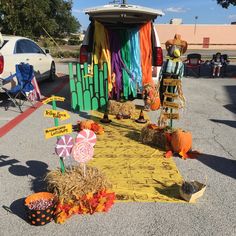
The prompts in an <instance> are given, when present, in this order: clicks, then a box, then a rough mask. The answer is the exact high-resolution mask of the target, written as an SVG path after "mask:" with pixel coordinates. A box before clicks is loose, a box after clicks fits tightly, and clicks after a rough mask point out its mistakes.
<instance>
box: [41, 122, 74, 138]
mask: <svg viewBox="0 0 236 236" xmlns="http://www.w3.org/2000/svg"><path fill="white" fill-rule="evenodd" d="M70 133H72V124H67V125H60V126H55V127H52V128H48V129H45V130H44V135H45V138H46V139H49V138H52V137H56V136H62V135H65V134H70Z"/></svg>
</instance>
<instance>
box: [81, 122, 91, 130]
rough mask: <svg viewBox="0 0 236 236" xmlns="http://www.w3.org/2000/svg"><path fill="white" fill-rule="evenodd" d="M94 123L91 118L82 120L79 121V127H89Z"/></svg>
mask: <svg viewBox="0 0 236 236" xmlns="http://www.w3.org/2000/svg"><path fill="white" fill-rule="evenodd" d="M93 123H94V121H92V120H82V121H81V122H80V129H81V130H82V129H91V125H92V124H93Z"/></svg>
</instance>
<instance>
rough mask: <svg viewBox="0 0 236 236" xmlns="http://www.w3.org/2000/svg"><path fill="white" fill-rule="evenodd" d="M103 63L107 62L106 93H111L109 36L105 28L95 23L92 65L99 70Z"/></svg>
mask: <svg viewBox="0 0 236 236" xmlns="http://www.w3.org/2000/svg"><path fill="white" fill-rule="evenodd" d="M104 62H107V68H108V75H107V76H108V78H107V79H108V91H109V92H111V90H112V87H113V86H112V80H111V54H110V44H109V36H108V32H107V30H106V28H105V27H104V26H103V25H102V24H101V23H99V22H97V21H95V27H94V48H93V63H94V64H98V65H99V68H100V69H101V68H102V67H103V63H104Z"/></svg>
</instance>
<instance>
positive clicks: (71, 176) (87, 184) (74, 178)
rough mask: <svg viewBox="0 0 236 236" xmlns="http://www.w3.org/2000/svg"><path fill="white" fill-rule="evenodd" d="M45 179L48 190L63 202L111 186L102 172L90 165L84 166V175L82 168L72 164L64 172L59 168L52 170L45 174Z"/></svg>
mask: <svg viewBox="0 0 236 236" xmlns="http://www.w3.org/2000/svg"><path fill="white" fill-rule="evenodd" d="M45 181H46V183H47V188H48V191H49V192H52V193H54V194H55V195H56V196H58V198H59V199H63V201H64V202H66V201H69V200H75V199H78V197H81V196H83V195H86V194H88V193H95V192H98V191H101V190H103V189H111V187H112V186H111V184H110V183H109V182H108V181H107V180H106V178H105V175H104V174H103V173H101V172H100V171H99V170H98V169H97V168H95V167H90V166H86V175H85V176H84V169H83V168H81V167H79V166H73V167H72V170H66V172H65V173H64V174H62V173H61V171H60V169H57V170H52V171H50V172H49V173H48V174H47V176H46V178H45Z"/></svg>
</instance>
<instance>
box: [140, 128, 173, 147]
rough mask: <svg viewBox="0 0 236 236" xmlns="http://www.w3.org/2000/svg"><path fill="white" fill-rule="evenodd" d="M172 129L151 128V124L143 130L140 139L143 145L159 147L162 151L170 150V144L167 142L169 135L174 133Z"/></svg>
mask: <svg viewBox="0 0 236 236" xmlns="http://www.w3.org/2000/svg"><path fill="white" fill-rule="evenodd" d="M172 132H173V131H172V130H171V129H160V128H156V129H153V128H150V124H148V125H146V126H145V127H143V128H142V130H141V134H140V139H141V142H142V143H143V144H148V145H151V146H155V147H158V148H160V149H162V150H168V149H169V147H170V144H169V142H168V140H167V136H166V134H167V133H172Z"/></svg>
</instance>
